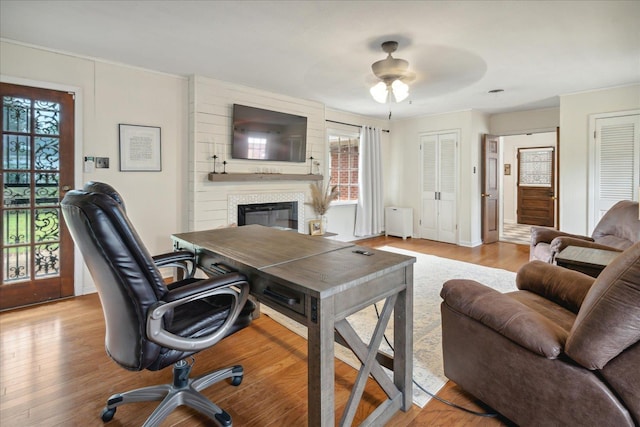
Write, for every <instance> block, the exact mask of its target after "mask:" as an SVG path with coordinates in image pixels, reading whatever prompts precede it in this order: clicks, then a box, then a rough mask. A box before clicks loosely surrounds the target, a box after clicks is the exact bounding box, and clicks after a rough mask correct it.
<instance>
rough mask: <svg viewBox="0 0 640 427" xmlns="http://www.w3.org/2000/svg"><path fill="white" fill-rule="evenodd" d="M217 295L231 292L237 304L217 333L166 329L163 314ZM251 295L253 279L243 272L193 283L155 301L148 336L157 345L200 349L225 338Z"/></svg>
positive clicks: (151, 310)
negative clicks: (186, 334)
mask: <svg viewBox="0 0 640 427" xmlns="http://www.w3.org/2000/svg"><path fill="white" fill-rule="evenodd" d="M214 295H229V296H231V297H232V298H233V304H232V305H231V308H230V310H229V316H227V318H226V319H225V321H224V323H223V324H222V326H221V327H220V328H218V329H217V330H216V331H215V332H214V333H212V334H209V335H205V336H202V337H198V338H186V337H181V336H179V335H175V334H173V333H171V332H169V331H167V330H166V329H165V328H164V322H163V316H164V315H165V314H166V313H170V312H172V311H173V309H174V308H176V307H177V306H179V305H182V304H186V303H189V302H193V301H196V300H200V299H204V298H208V297H212V296H214ZM248 295H249V282H247V280H246V278H245V277H244V276H243V275H242V274H240V273H230V274H225V275H221V276H215V277H212V278H209V279H203V280H199V281H197V282H194V283H189V284H186V285H184V286H181V287H179V288H176V289H172V290H170V291H169V292H168V293H167V294H166V295H165V297H164V299H163V301H159V302H157V303H156V304H154V305H153V306H152V307H151V308H150V309H149V312H148V314H147V328H146V329H147V336H148V338H149V340H151V341H153V342H155V343H156V344H159V345H162V346H165V347H169V348H173V349H176V350H181V351H200V350H204V349H205V348H208V347H211V346H212V345H214V344H215V343H217V342H218V341H220V340H221V339H222V338H224V337H225V336H226V335H227V333H228V332H229V330H230V329H231V327H232V326H233V324H234V323H235V321H236V319H237V318H238V315H239V314H240V312H241V311H242V308H243V307H244V305H245V303H246V302H247V296H248Z"/></svg>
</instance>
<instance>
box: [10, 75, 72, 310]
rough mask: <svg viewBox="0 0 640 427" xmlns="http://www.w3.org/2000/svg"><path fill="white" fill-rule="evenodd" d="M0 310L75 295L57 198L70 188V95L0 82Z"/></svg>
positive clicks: (67, 239)
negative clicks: (0, 99) (0, 223)
mask: <svg viewBox="0 0 640 427" xmlns="http://www.w3.org/2000/svg"><path fill="white" fill-rule="evenodd" d="M0 95H1V96H2V173H1V174H0V183H1V184H2V189H3V193H2V204H1V210H2V212H1V214H2V242H1V244H2V264H1V265H0V277H1V278H2V283H1V284H0V309H7V308H12V307H18V306H23V305H28V304H34V303H38V302H43V301H47V300H52V299H57V298H61V297H66V296H71V295H73V290H74V287H73V251H74V247H73V241H72V240H71V236H70V235H69V233H68V231H67V230H66V227H65V226H64V221H63V220H62V213H61V211H60V199H61V198H62V196H63V195H64V192H65V191H67V190H69V189H71V188H73V171H74V167H73V151H74V150H73V145H74V141H73V134H74V99H73V95H72V94H69V93H67V92H60V91H54V90H48V89H39V88H32V87H27V86H19V85H12V84H7V83H0Z"/></svg>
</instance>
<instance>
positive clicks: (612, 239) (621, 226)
mask: <svg viewBox="0 0 640 427" xmlns="http://www.w3.org/2000/svg"><path fill="white" fill-rule="evenodd" d="M636 242H640V220H639V219H638V202H633V201H631V200H622V201H620V202H618V203H616V204H615V205H613V206H612V207H611V209H609V210H608V211H607V213H606V214H604V216H603V217H602V218H601V219H600V222H598V225H596V228H595V229H594V230H593V234H592V235H591V237H588V236H580V235H577V234H569V233H564V232H562V231H558V230H554V229H551V228H545V227H531V248H530V250H529V259H530V260H531V261H533V260H540V261H544V262H548V263H554V262H555V257H556V255H557V254H558V252H560V251H561V250H563V249H564V248H566V247H567V246H583V247H590V248H595V249H606V250H609V251H620V252H622V251H624V250H625V249H627V248H628V247H629V246H631V245H633V244H634V243H636Z"/></svg>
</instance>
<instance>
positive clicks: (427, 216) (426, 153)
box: [420, 135, 438, 240]
mask: <svg viewBox="0 0 640 427" xmlns="http://www.w3.org/2000/svg"><path fill="white" fill-rule="evenodd" d="M420 149H421V151H422V213H421V216H420V237H422V238H423V239H429V240H438V200H437V197H438V135H423V136H422V137H421V138H420Z"/></svg>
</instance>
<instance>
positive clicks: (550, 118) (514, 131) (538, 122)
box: [489, 108, 560, 136]
mask: <svg viewBox="0 0 640 427" xmlns="http://www.w3.org/2000/svg"><path fill="white" fill-rule="evenodd" d="M558 126H560V109H558V108H544V109H540V110H527V111H516V112H512V113H500V114H492V115H491V116H490V117H489V130H490V132H491V134H492V135H498V136H504V135H521V134H525V133H537V132H549V131H555V129H556V128H557V127H558Z"/></svg>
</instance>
